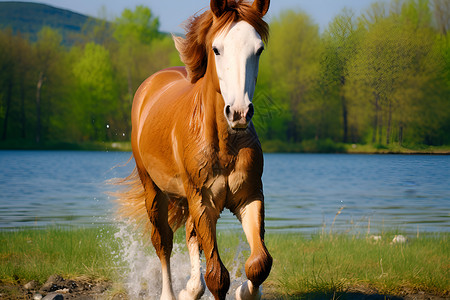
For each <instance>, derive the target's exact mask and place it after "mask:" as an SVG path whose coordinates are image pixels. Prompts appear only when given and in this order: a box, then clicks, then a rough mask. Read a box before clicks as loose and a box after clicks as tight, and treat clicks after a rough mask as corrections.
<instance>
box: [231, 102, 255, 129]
mask: <svg viewBox="0 0 450 300" xmlns="http://www.w3.org/2000/svg"><path fill="white" fill-rule="evenodd" d="M254 113H255V109H254V107H253V104H252V103H250V104H249V105H248V106H247V107H243V108H242V107H239V108H233V107H232V106H230V105H227V106H226V107H225V117H226V118H227V120H228V123H229V124H230V127H231V128H232V129H236V130H239V129H246V128H247V126H248V124H249V123H250V120H251V119H252V117H253V115H254Z"/></svg>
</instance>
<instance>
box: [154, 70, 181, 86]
mask: <svg viewBox="0 0 450 300" xmlns="http://www.w3.org/2000/svg"><path fill="white" fill-rule="evenodd" d="M187 76H188V75H187V71H186V68H185V67H171V68H167V69H164V70H161V71H158V72H156V73H155V74H153V75H152V76H151V77H150V80H151V81H153V82H154V81H159V82H162V83H166V84H167V83H170V82H173V81H178V80H183V81H186V82H189V80H188V78H187Z"/></svg>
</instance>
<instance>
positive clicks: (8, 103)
mask: <svg viewBox="0 0 450 300" xmlns="http://www.w3.org/2000/svg"><path fill="white" fill-rule="evenodd" d="M12 86H13V83H12V80H11V79H10V80H8V85H7V87H6V112H5V119H4V120H3V134H2V140H3V141H4V140H6V137H7V133H8V120H9V112H10V111H11V99H12Z"/></svg>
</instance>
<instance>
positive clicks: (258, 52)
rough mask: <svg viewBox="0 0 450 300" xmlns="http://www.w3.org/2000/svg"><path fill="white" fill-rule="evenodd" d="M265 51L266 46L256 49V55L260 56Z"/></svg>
mask: <svg viewBox="0 0 450 300" xmlns="http://www.w3.org/2000/svg"><path fill="white" fill-rule="evenodd" d="M263 51H264V47H261V48H259V49H258V51H256V56H260V55H261V54H262V53H263Z"/></svg>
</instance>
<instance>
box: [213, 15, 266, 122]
mask: <svg viewBox="0 0 450 300" xmlns="http://www.w3.org/2000/svg"><path fill="white" fill-rule="evenodd" d="M212 48H213V51H214V53H215V61H216V69H217V76H218V78H219V84H220V91H221V94H222V97H223V99H224V101H225V108H224V114H225V117H226V119H227V121H228V124H229V125H230V127H231V128H233V129H244V128H247V125H248V123H249V122H250V119H251V117H252V116H253V104H251V102H252V99H253V94H254V92H255V85H256V78H257V76H258V65H259V57H260V55H261V53H262V51H263V50H264V43H263V41H262V40H261V36H260V35H259V34H258V33H257V32H256V30H255V29H254V28H253V27H252V26H251V25H250V24H248V23H247V22H244V21H240V22H237V23H234V24H232V25H231V27H230V29H229V31H226V32H223V33H221V34H219V35H218V36H217V37H216V38H215V39H214V41H213V44H212Z"/></svg>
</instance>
